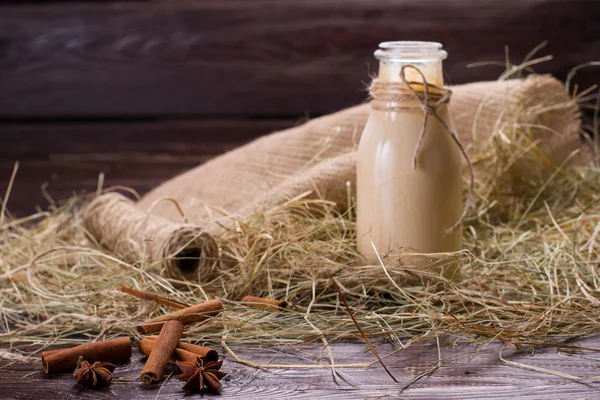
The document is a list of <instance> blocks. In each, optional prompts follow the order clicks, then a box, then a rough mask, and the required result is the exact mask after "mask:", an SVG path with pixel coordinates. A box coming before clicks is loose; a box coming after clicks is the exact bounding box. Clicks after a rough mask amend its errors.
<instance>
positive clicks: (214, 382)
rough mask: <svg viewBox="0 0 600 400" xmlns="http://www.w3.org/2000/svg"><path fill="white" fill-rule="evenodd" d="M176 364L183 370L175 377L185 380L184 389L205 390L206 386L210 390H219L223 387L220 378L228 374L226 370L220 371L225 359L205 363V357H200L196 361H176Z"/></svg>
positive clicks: (191, 390) (192, 390) (190, 390)
mask: <svg viewBox="0 0 600 400" xmlns="http://www.w3.org/2000/svg"><path fill="white" fill-rule="evenodd" d="M175 364H177V366H178V367H179V369H180V370H181V374H179V375H177V376H176V377H175V378H177V379H179V380H180V381H185V385H183V390H186V391H189V392H194V391H200V392H203V391H204V387H205V386H206V387H207V388H208V389H210V390H217V389H219V388H220V387H221V382H220V381H219V380H220V379H221V378H223V377H224V376H225V375H227V374H226V373H225V372H223V371H219V369H221V365H223V361H213V362H209V363H204V359H203V358H201V357H198V359H197V360H196V362H195V363H192V362H189V361H176V362H175Z"/></svg>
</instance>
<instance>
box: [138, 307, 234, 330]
mask: <svg viewBox="0 0 600 400" xmlns="http://www.w3.org/2000/svg"><path fill="white" fill-rule="evenodd" d="M222 309H223V303H222V302H221V300H220V299H215V300H210V301H205V302H204V303H200V304H196V305H195V306H191V307H188V308H184V309H182V310H178V311H175V312H172V313H170V314H167V315H163V316H162V317H158V318H154V319H153V320H151V321H148V322H145V323H143V324H141V325H138V327H137V330H138V332H140V333H145V334H147V333H151V332H157V331H159V330H160V329H161V328H162V327H163V325H164V324H165V322H166V321H171V320H175V321H179V322H181V323H182V324H189V323H191V322H197V321H203V320H205V319H207V318H209V317H214V316H215V315H217V314H219V313H220V312H221V310H222Z"/></svg>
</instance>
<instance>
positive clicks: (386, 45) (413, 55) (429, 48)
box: [375, 41, 448, 62]
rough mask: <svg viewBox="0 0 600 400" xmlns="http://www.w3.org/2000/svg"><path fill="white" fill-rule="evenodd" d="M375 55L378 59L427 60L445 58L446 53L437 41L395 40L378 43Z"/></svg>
mask: <svg viewBox="0 0 600 400" xmlns="http://www.w3.org/2000/svg"><path fill="white" fill-rule="evenodd" d="M375 57H376V58H377V59H379V60H399V61H400V60H401V61H408V62H428V61H439V60H445V59H446V57H448V53H446V51H444V50H442V44H441V43H438V42H411V41H395V42H382V43H379V49H378V50H376V51H375Z"/></svg>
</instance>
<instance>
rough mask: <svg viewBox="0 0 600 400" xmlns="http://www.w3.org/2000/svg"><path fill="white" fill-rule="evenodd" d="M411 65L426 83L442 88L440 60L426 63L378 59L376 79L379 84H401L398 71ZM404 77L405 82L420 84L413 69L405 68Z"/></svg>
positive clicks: (442, 77) (420, 80) (442, 78)
mask: <svg viewBox="0 0 600 400" xmlns="http://www.w3.org/2000/svg"><path fill="white" fill-rule="evenodd" d="M405 65H412V66H414V67H416V68H418V69H419V70H420V71H421V72H422V73H423V75H424V76H425V79H426V80H427V83H430V84H432V85H436V86H439V87H442V86H444V76H443V71H442V60H431V61H426V62H412V61H402V60H394V59H380V60H379V75H378V79H379V82H380V83H402V79H401V78H400V71H401V69H402V67H403V66H405ZM404 76H405V78H406V80H407V81H409V82H410V81H413V82H422V81H423V79H422V77H421V75H420V74H419V73H418V72H417V71H415V70H414V69H413V68H406V69H405V70H404Z"/></svg>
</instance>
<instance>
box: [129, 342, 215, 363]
mask: <svg viewBox="0 0 600 400" xmlns="http://www.w3.org/2000/svg"><path fill="white" fill-rule="evenodd" d="M155 349H156V340H151V339H149V338H144V339H142V340H140V353H142V354H143V355H145V356H150V354H152V352H153V351H154V350H155ZM198 357H201V356H200V355H198V354H196V353H192V352H191V351H187V350H184V349H181V348H179V347H176V348H175V350H173V355H172V357H171V359H170V360H169V362H170V363H175V362H176V361H189V362H191V363H196V361H198ZM217 357H218V356H217ZM204 360H205V361H204V362H205V363H206V362H208V360H206V358H205V359H204Z"/></svg>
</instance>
